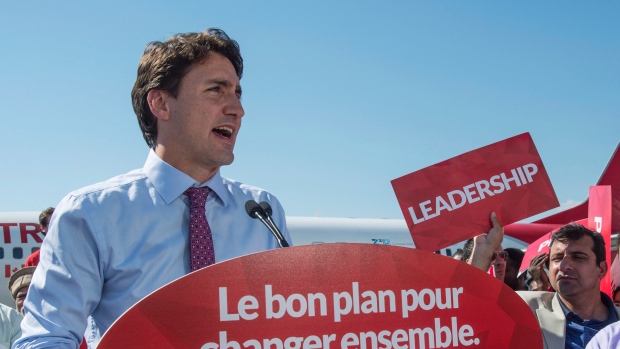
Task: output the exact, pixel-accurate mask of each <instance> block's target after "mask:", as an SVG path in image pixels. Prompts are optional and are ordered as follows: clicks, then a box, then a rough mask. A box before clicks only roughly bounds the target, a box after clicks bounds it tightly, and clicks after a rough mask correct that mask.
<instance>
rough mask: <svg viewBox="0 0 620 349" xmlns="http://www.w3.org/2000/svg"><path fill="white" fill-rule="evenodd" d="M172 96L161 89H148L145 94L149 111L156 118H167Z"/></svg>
mask: <svg viewBox="0 0 620 349" xmlns="http://www.w3.org/2000/svg"><path fill="white" fill-rule="evenodd" d="M171 98H172V97H171V96H170V95H169V94H168V92H166V91H163V90H150V91H149V93H148V94H147V95H146V101H147V103H148V104H149V108H150V109H151V113H153V116H155V117H156V118H157V119H160V120H168V118H169V117H170V99H171Z"/></svg>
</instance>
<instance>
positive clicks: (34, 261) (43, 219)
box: [24, 207, 54, 267]
mask: <svg viewBox="0 0 620 349" xmlns="http://www.w3.org/2000/svg"><path fill="white" fill-rule="evenodd" d="M53 213H54V208H53V207H48V208H46V209H45V210H43V212H41V214H40V215H39V230H40V231H41V233H43V236H44V237H45V236H46V235H47V228H48V226H49V224H50V219H52V214H53ZM40 255H41V250H40V249H39V250H36V251H34V252H33V253H32V254H31V255H30V256H28V258H26V263H25V264H24V265H25V266H26V267H36V266H37V265H39V259H40V258H41V257H40Z"/></svg>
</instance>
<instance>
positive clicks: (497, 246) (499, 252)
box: [463, 213, 508, 282]
mask: <svg viewBox="0 0 620 349" xmlns="http://www.w3.org/2000/svg"><path fill="white" fill-rule="evenodd" d="M491 223H492V224H493V226H492V228H491V230H490V231H489V233H487V234H481V235H478V236H476V237H474V238H471V239H469V240H467V242H465V246H463V261H465V262H466V263H468V264H471V265H473V266H475V267H477V268H479V269H482V270H484V271H489V269H490V268H491V266H493V271H494V276H495V277H496V278H497V279H498V280H500V281H502V282H503V281H504V274H505V271H506V258H507V255H508V254H507V253H506V252H504V251H503V249H502V245H501V243H502V240H503V238H504V233H503V231H504V230H503V228H502V227H501V225H500V224H499V221H498V220H497V216H496V215H495V213H492V214H491ZM500 230H501V234H500V233H497V231H500ZM489 248H492V250H491V251H492V252H491V253H490V254H489V255H487V254H486V252H488V249H489ZM475 251H477V253H475ZM482 256H484V257H482Z"/></svg>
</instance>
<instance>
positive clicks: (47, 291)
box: [14, 196, 103, 349]
mask: <svg viewBox="0 0 620 349" xmlns="http://www.w3.org/2000/svg"><path fill="white" fill-rule="evenodd" d="M52 222H53V223H52V224H51V229H50V232H49V234H48V235H47V237H46V238H45V240H44V241H43V246H42V248H41V259H40V263H39V265H38V266H37V269H36V271H35V273H34V276H33V280H32V283H31V285H30V288H29V290H28V296H27V297H26V301H25V303H24V306H25V309H26V316H25V317H24V320H23V321H22V337H21V338H20V339H19V340H18V341H17V343H15V345H14V348H15V349H24V348H33V347H36V348H39V347H45V348H71V349H77V348H78V346H79V344H80V343H81V341H82V337H83V335H84V331H85V329H86V325H87V317H88V316H89V315H90V314H91V312H92V311H93V309H95V307H96V306H97V304H98V302H99V299H100V297H101V290H102V287H103V272H102V267H103V266H102V265H101V264H103V263H100V258H99V257H100V255H102V254H101V252H100V251H101V250H100V249H99V248H100V247H101V246H100V245H101V243H102V242H101V241H98V240H97V234H96V230H97V229H96V228H95V224H94V223H93V215H92V205H91V202H89V201H87V200H84V201H82V200H80V199H76V198H75V197H71V196H69V197H67V198H65V199H64V200H63V201H62V202H61V203H60V204H59V205H58V207H57V209H56V212H55V213H54V215H53V217H52ZM102 249H103V248H102Z"/></svg>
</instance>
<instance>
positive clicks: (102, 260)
mask: <svg viewBox="0 0 620 349" xmlns="http://www.w3.org/2000/svg"><path fill="white" fill-rule="evenodd" d="M242 74H243V59H242V58H241V55H240V52H239V46H238V45H237V43H236V42H235V41H234V40H231V39H230V38H229V37H228V36H227V35H226V34H225V33H224V32H223V31H221V30H218V29H208V30H206V31H204V32H201V33H188V34H178V35H175V36H173V37H171V38H169V39H168V40H166V41H165V42H152V43H150V44H148V45H147V46H146V49H145V51H144V54H143V55H142V57H141V59H140V63H139V66H138V76H137V78H136V82H135V85H134V87H133V90H132V93H131V95H132V101H133V107H134V111H135V113H136V115H137V117H138V122H139V124H140V128H141V130H142V133H143V135H144V139H145V140H146V142H147V144H148V146H149V147H150V148H151V150H150V152H149V155H148V158H147V160H146V163H145V164H144V167H143V168H142V169H139V170H134V171H131V172H129V173H127V174H124V175H120V176H118V177H114V178H112V179H110V180H107V181H105V182H102V183H98V184H94V185H91V186H88V187H86V188H82V189H80V190H77V191H74V192H72V193H70V194H69V195H67V196H66V197H65V198H64V199H63V200H62V201H61V202H60V204H59V205H58V207H57V208H56V211H55V212H54V215H53V217H52V222H51V224H50V229H49V233H48V235H47V237H46V239H45V240H44V242H43V245H42V248H41V262H40V264H39V266H38V268H37V271H36V272H35V274H34V278H33V281H32V285H31V288H30V291H29V293H28V298H27V299H26V303H25V308H26V316H25V318H24V321H23V323H22V332H23V335H22V338H21V339H20V340H19V341H18V342H17V343H16V345H15V347H16V348H29V347H53V348H78V346H79V344H80V342H81V341H82V336H83V335H84V333H85V330H86V335H85V336H86V340H87V342H88V343H89V345H95V344H96V343H98V341H99V339H100V337H101V336H102V335H103V334H104V333H105V331H106V330H107V329H108V328H109V327H110V325H112V323H113V322H114V321H115V320H116V319H117V318H118V317H119V316H120V315H121V314H123V312H125V311H126V310H127V309H128V308H129V307H131V306H132V305H134V304H135V303H136V302H138V301H139V300H140V299H142V298H143V297H144V296H146V295H148V294H149V293H151V292H153V291H154V290H156V289H158V288H160V287H161V286H163V285H165V284H167V283H169V282H171V281H173V280H175V279H177V278H179V277H181V276H183V275H185V274H187V273H189V272H191V271H194V270H198V269H199V268H202V267H204V266H207V265H210V264H213V263H215V262H219V261H223V260H226V259H230V258H233V257H237V256H241V255H245V254H248V253H253V252H259V251H264V250H268V249H273V248H276V247H277V241H276V239H275V238H274V237H273V236H272V235H271V234H270V233H269V231H268V230H267V228H265V227H264V226H262V225H261V224H260V222H258V221H256V220H253V219H252V218H251V217H249V216H248V215H247V214H246V211H245V209H244V205H245V203H246V201H248V200H256V201H258V202H261V201H266V202H269V203H270V204H271V207H272V210H273V219H274V220H275V223H276V225H277V226H279V228H280V230H281V231H282V233H283V235H284V237H285V238H286V239H287V240H288V241H290V236H289V234H288V230H287V229H286V223H285V216H284V211H283V209H282V206H281V205H280V203H279V202H278V200H277V199H276V198H275V197H274V196H272V195H271V194H269V193H268V192H266V191H264V190H262V189H259V188H255V187H252V186H248V185H245V184H242V183H239V182H235V181H233V180H230V179H226V178H223V177H221V176H220V167H221V166H223V165H228V164H230V163H232V161H233V159H234V155H233V149H234V146H235V141H236V138H237V135H238V133H239V128H240V127H241V119H242V117H243V115H244V110H243V107H242V106H241V101H240V98H241V86H240V83H239V80H240V79H241V76H242ZM180 296H181V295H180ZM89 317H90V318H89ZM87 319H88V322H87ZM87 323H88V328H87Z"/></svg>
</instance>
